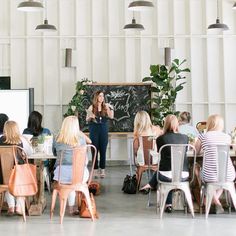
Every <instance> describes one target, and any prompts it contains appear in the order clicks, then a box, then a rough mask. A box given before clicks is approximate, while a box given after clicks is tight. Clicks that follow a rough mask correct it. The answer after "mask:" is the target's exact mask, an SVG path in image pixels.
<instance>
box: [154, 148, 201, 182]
mask: <svg viewBox="0 0 236 236" xmlns="http://www.w3.org/2000/svg"><path fill="white" fill-rule="evenodd" d="M166 148H169V149H170V153H171V173H172V181H171V182H172V183H176V182H182V181H181V179H182V171H183V167H184V159H185V156H186V155H187V151H188V150H189V151H191V152H193V154H192V155H193V157H194V162H193V170H194V169H195V163H196V149H195V147H194V146H192V145H191V144H166V145H163V146H162V147H161V148H160V149H159V155H160V156H159V163H158V168H159V166H160V161H161V159H162V158H165V156H164V154H163V153H164V152H163V151H164V150H165V149H166ZM193 178H194V175H193V174H192V178H191V182H192V181H193Z"/></svg>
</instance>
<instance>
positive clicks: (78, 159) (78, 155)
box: [58, 145, 96, 185]
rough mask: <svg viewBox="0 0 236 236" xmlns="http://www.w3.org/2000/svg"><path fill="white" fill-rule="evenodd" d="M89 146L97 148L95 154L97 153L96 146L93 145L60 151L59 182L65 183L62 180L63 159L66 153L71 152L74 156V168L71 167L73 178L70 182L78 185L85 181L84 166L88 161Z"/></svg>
mask: <svg viewBox="0 0 236 236" xmlns="http://www.w3.org/2000/svg"><path fill="white" fill-rule="evenodd" d="M89 147H92V148H93V149H95V151H94V155H96V148H95V147H94V146H93V145H83V146H80V147H76V148H71V149H66V150H63V151H61V152H60V153H59V155H60V165H59V177H58V180H59V181H58V182H59V184H63V182H61V174H63V173H62V172H63V169H62V161H63V158H64V155H65V154H66V155H68V153H69V154H71V156H72V169H71V171H72V173H71V174H72V175H71V176H72V178H71V183H69V184H72V185H76V184H80V183H82V182H83V176H84V168H85V166H86V164H87V163H86V161H87V154H88V153H87V151H88V148H89ZM93 165H94V164H93Z"/></svg>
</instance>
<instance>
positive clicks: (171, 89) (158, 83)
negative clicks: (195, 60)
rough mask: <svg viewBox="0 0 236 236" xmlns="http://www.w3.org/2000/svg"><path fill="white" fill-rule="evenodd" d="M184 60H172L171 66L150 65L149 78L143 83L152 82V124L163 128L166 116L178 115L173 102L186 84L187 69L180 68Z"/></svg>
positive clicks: (188, 70)
mask: <svg viewBox="0 0 236 236" xmlns="http://www.w3.org/2000/svg"><path fill="white" fill-rule="evenodd" d="M185 62H186V60H183V61H180V60H179V59H174V60H173V61H172V63H171V66H170V67H168V66H165V65H161V64H158V65H150V76H149V77H145V78H143V80H142V81H143V82H152V87H151V92H152V96H151V100H150V101H149V102H150V103H151V117H152V121H153V123H154V124H157V125H159V126H161V127H162V126H163V120H164V118H165V117H166V116H167V115H168V114H175V115H178V114H179V112H178V111H176V110H175V100H176V97H177V94H178V92H179V91H181V90H182V89H183V88H184V84H185V83H186V81H185V79H186V77H185V74H186V73H189V72H190V69H189V68H182V67H183V64H184V63H185Z"/></svg>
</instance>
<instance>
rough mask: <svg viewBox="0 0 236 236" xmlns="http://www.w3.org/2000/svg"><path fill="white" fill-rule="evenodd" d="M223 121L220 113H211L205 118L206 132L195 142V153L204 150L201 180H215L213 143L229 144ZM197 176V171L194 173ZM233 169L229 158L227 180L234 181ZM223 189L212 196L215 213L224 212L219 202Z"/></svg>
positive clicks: (215, 167)
mask: <svg viewBox="0 0 236 236" xmlns="http://www.w3.org/2000/svg"><path fill="white" fill-rule="evenodd" d="M223 129H224V121H223V118H222V117H221V116H220V115H211V116H209V117H208V119H207V132H206V133H205V134H203V133H201V134H200V135H199V137H198V140H197V142H196V145H195V147H196V150H197V153H200V151H201V149H202V150H203V152H204V156H203V160H204V161H203V167H202V172H201V178H202V180H203V182H205V183H207V182H215V181H216V178H217V165H216V156H217V153H216V148H215V147H214V145H225V144H228V145H230V144H231V137H230V136H229V135H228V134H226V133H224V132H223ZM196 174H197V176H199V173H196ZM234 179H235V169H234V166H233V163H232V161H231V159H230V158H229V161H228V169H227V181H231V182H232V181H234ZM222 192H223V190H222V189H218V190H216V193H215V194H214V196H213V200H214V203H215V206H216V213H217V214H220V213H223V212H224V208H223V207H222V205H221V203H220V200H219V198H220V196H221V194H222Z"/></svg>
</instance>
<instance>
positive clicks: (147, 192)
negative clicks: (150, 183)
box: [139, 188, 151, 194]
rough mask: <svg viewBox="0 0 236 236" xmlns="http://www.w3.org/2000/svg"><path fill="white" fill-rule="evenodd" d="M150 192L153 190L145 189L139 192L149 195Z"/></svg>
mask: <svg viewBox="0 0 236 236" xmlns="http://www.w3.org/2000/svg"><path fill="white" fill-rule="evenodd" d="M150 190H151V189H150V188H144V189H140V190H139V192H140V193H142V194H149V192H150Z"/></svg>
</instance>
